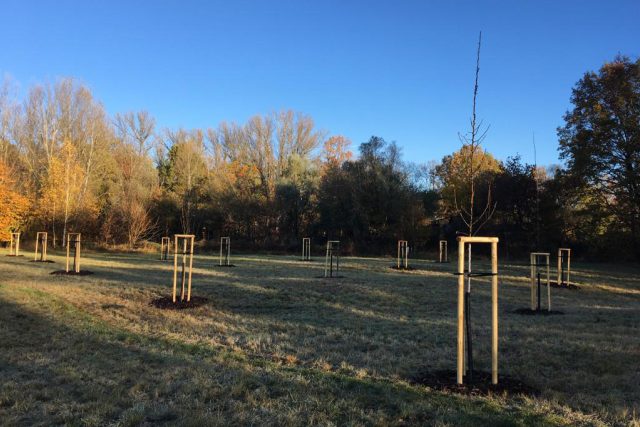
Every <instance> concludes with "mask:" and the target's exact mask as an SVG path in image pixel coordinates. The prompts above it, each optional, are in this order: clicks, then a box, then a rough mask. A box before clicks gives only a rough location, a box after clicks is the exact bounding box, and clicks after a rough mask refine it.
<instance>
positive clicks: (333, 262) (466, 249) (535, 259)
mask: <svg viewBox="0 0 640 427" xmlns="http://www.w3.org/2000/svg"><path fill="white" fill-rule="evenodd" d="M65 237H66V238H65V240H66V243H65V247H66V268H65V270H59V271H54V272H52V273H51V274H69V275H84V274H91V272H88V271H83V270H80V239H81V235H80V233H67V234H66V236H65ZM194 241H195V235H192V234H176V235H174V238H173V245H171V239H170V238H169V237H163V238H162V239H161V242H160V260H163V261H166V260H168V259H169V253H170V250H171V246H173V292H172V295H171V298H168V297H165V298H159V299H157V300H155V301H154V305H156V306H158V307H160V308H189V307H196V306H198V305H201V304H202V303H204V302H206V299H205V298H199V297H193V298H192V296H191V277H192V269H193V250H194ZM457 241H458V268H457V272H456V273H454V274H455V275H456V276H458V323H457V324H458V326H457V335H458V339H457V341H458V344H457V369H456V371H455V384H454V383H452V381H451V377H453V374H452V373H451V372H448V371H442V372H436V373H433V372H430V373H427V374H426V375H422V376H420V377H416V381H418V382H421V383H424V384H427V385H430V386H431V387H436V388H446V389H455V390H457V391H463V392H478V391H482V390H479V389H478V387H479V384H484V386H480V388H484V389H485V390H494V391H495V390H499V389H505V390H506V389H509V390H511V391H530V390H525V389H526V388H527V387H526V386H524V385H523V384H522V383H520V382H518V381H515V380H512V379H509V378H506V380H507V381H506V383H507V384H505V378H503V380H502V381H501V384H500V387H498V238H497V237H468V236H461V237H458V238H457ZM473 244H488V245H490V247H491V269H490V271H484V272H483V271H473V270H472V267H471V266H472V258H471V248H472V245H473ZM8 256H16V257H17V256H21V255H20V233H11V241H10V249H9V255H8ZM301 260H302V261H311V239H310V238H308V237H305V238H303V239H302V258H301ZM33 261H34V262H51V261H49V260H47V233H46V232H38V233H37V235H36V244H35V251H34V259H33ZM179 261H180V262H179ZM448 261H449V259H448V251H447V241H446V240H441V241H440V242H439V257H438V262H441V263H446V262H448ZM570 262H571V250H570V249H566V248H560V249H559V250H558V269H557V281H556V282H551V280H550V254H549V253H548V252H533V253H531V254H530V264H529V266H530V272H531V274H530V279H531V306H530V309H520V310H517V312H518V313H520V314H551V313H556V314H560V312H552V311H551V286H557V287H564V288H572V289H576V288H577V286H576V285H574V284H571V283H570V282H569V274H570ZM71 265H72V266H73V268H72V269H71V268H70V266H71ZM218 266H219V267H234V265H233V264H231V239H230V238H229V237H221V238H220V253H219V263H218ZM392 268H395V269H399V270H409V269H412V267H410V266H409V244H408V242H407V241H406V240H400V241H398V252H397V262H396V263H395V265H393V266H392ZM339 272H340V241H338V240H329V241H327V245H326V253H325V262H324V275H323V276H320V277H323V278H339V277H343V276H340V275H339ZM477 277H490V278H491V295H492V296H491V301H492V303H491V319H492V321H491V325H492V334H491V337H492V338H491V343H492V345H491V374H490V383H491V384H488V380H489V375H488V374H481V373H480V374H479V375H476V378H474V366H473V351H472V339H471V335H472V334H471V319H470V302H471V298H470V297H471V281H472V279H473V278H477ZM178 282H179V286H180V297H179V299H178V295H177V293H178ZM543 283H544V285H546V291H547V292H546V297H547V298H546V299H547V308H546V310H543V309H542V308H541V301H542V291H541V288H542V285H543Z"/></svg>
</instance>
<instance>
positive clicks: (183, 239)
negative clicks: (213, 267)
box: [160, 234, 231, 303]
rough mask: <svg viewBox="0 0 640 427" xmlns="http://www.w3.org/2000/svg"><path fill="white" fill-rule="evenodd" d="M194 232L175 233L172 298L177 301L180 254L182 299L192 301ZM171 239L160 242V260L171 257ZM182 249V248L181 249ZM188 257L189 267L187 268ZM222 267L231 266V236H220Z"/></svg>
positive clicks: (167, 238)
mask: <svg viewBox="0 0 640 427" xmlns="http://www.w3.org/2000/svg"><path fill="white" fill-rule="evenodd" d="M194 242H195V235H194V234H175V235H174V236H173V293H172V300H173V302H174V303H175V302H176V301H177V287H178V255H182V261H181V263H180V301H182V302H184V301H185V300H186V302H190V301H191V276H192V270H193V246H194ZM170 246H171V239H170V238H169V237H163V238H162V240H161V242H160V260H161V261H166V260H168V259H169V250H170ZM180 249H181V250H180ZM187 259H188V268H187ZM219 265H220V266H221V267H229V266H231V238H230V237H221V238H220V264H219Z"/></svg>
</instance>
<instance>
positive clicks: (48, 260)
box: [29, 259, 55, 263]
mask: <svg viewBox="0 0 640 427" xmlns="http://www.w3.org/2000/svg"><path fill="white" fill-rule="evenodd" d="M29 262H49V263H54V262H55V261H51V260H50V259H45V260H44V261H41V260H39V259H32V260H30V261H29Z"/></svg>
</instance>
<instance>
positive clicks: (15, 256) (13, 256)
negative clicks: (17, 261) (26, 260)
mask: <svg viewBox="0 0 640 427" xmlns="http://www.w3.org/2000/svg"><path fill="white" fill-rule="evenodd" d="M5 256H10V257H12V258H17V257H23V256H24V255H5Z"/></svg>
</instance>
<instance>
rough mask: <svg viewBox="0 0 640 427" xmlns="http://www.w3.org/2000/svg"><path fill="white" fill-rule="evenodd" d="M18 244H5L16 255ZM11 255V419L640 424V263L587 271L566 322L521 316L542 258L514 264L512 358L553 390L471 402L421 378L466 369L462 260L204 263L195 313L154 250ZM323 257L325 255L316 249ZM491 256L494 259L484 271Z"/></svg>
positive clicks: (580, 272) (478, 296)
mask: <svg viewBox="0 0 640 427" xmlns="http://www.w3.org/2000/svg"><path fill="white" fill-rule="evenodd" d="M5 253H6V251H5V252H2V253H1V254H2V255H4V254H5ZM51 258H52V259H53V260H54V261H56V263H55V264H36V263H30V262H28V261H29V259H30V258H29V256H28V255H27V256H25V257H24V258H9V257H5V256H1V257H0V302H1V304H2V307H1V309H0V424H2V425H38V424H41V425H42V424H46V425H49V424H68V425H105V424H113V425H151V424H162V423H166V424H180V425H218V424H219V425H222V424H225V425H228V424H233V425H251V424H252V425H310V424H320V425H478V424H485V425H636V426H637V425H640V269H639V268H633V267H629V266H627V267H624V266H622V267H621V266H611V265H597V266H592V265H583V264H579V263H578V264H576V265H575V266H573V268H574V272H573V273H572V280H575V281H576V282H578V283H579V284H580V285H581V286H582V287H581V289H580V290H577V291H571V290H558V289H553V290H552V297H553V303H554V309H556V310H560V311H563V312H564V315H558V316H521V315H517V314H514V313H513V311H514V310H515V309H518V308H524V307H528V302H529V287H528V286H529V282H528V278H527V275H528V267H526V266H524V265H521V266H518V265H504V264H501V265H500V270H501V277H500V311H499V313H500V322H501V323H500V327H501V329H500V369H501V372H500V373H501V374H504V375H508V376H510V377H513V378H517V379H520V380H522V381H524V382H525V383H527V384H529V385H530V386H532V387H534V388H537V389H539V390H541V394H540V395H539V396H526V395H507V394H500V395H489V396H467V395H461V394H455V393H448V392H440V391H435V390H432V389H429V388H428V387H425V386H421V385H416V384H414V383H412V382H411V381H410V379H411V378H412V377H414V376H415V375H417V374H418V373H420V372H425V371H431V370H440V369H454V368H455V354H456V353H455V351H456V348H455V344H456V298H457V293H456V292H457V289H456V279H455V276H453V275H451V272H452V271H453V268H454V266H453V264H436V263H432V262H428V261H415V262H413V263H412V264H413V265H414V266H416V267H419V268H420V269H418V270H415V271H410V272H398V271H394V270H392V269H390V268H389V265H391V263H392V261H391V260H390V259H380V258H378V259H374V258H346V259H345V260H344V263H343V265H344V273H343V274H344V275H345V276H346V277H345V278H342V279H333V280H325V279H319V278H317V276H319V275H321V273H322V263H321V262H319V261H316V262H313V263H310V264H309V263H302V262H300V261H298V260H297V258H294V257H283V256H241V257H234V258H233V260H232V261H233V263H234V264H236V265H237V267H236V268H225V269H220V268H215V267H214V264H215V259H214V258H213V257H212V256H204V255H197V256H196V258H195V261H194V274H193V295H197V296H204V297H207V298H208V299H209V302H208V303H207V304H205V305H204V306H201V307H198V308H195V309H191V310H183V311H174V310H161V309H158V308H156V307H153V306H151V305H150V302H151V301H152V300H153V299H154V298H157V297H159V296H163V295H168V294H169V293H170V285H171V280H172V272H171V271H172V265H171V263H170V262H164V263H163V262H160V261H158V260H157V257H156V256H155V255H153V256H152V255H136V254H114V253H90V252H87V253H86V254H84V259H83V266H82V268H83V269H87V270H91V271H93V272H94V273H95V274H93V275H91V276H84V277H67V276H51V275H50V274H49V273H50V272H51V271H53V270H56V269H60V268H61V267H62V266H63V258H62V257H60V256H58V255H56V253H55V252H54V253H52V256H51ZM316 259H318V258H316ZM478 268H482V267H478ZM472 310H473V316H474V339H475V341H474V344H475V350H476V365H478V367H479V368H480V369H482V370H487V371H488V370H489V369H490V317H489V315H490V287H489V284H488V280H478V281H477V284H476V285H474V288H473V308H472Z"/></svg>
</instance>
